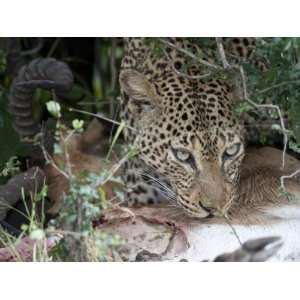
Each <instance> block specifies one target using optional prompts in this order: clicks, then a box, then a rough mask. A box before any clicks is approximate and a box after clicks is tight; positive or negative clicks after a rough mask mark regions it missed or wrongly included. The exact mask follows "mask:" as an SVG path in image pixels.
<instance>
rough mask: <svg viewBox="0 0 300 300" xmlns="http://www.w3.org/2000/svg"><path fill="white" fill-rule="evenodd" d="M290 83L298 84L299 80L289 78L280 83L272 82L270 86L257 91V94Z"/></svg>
mask: <svg viewBox="0 0 300 300" xmlns="http://www.w3.org/2000/svg"><path fill="white" fill-rule="evenodd" d="M290 84H300V80H290V81H284V82H281V83H278V84H274V85H272V86H270V87H267V88H265V89H263V90H260V91H258V93H259V94H264V93H266V92H268V91H270V90H273V89H277V88H280V87H282V86H285V85H290Z"/></svg>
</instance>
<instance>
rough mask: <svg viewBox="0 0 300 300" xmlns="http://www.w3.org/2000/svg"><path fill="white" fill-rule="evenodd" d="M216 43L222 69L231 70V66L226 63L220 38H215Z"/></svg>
mask: <svg viewBox="0 0 300 300" xmlns="http://www.w3.org/2000/svg"><path fill="white" fill-rule="evenodd" d="M216 43H217V47H218V51H219V54H220V58H221V61H222V64H223V68H224V69H225V70H226V69H231V68H232V66H231V65H230V64H229V63H228V61H227V59H226V54H225V50H224V47H223V43H222V38H220V37H217V38H216Z"/></svg>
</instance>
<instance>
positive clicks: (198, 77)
mask: <svg viewBox="0 0 300 300" xmlns="http://www.w3.org/2000/svg"><path fill="white" fill-rule="evenodd" d="M164 54H165V56H166V58H167V59H168V61H169V62H170V65H171V67H172V69H173V71H174V72H175V73H176V74H177V75H178V76H181V77H184V78H187V79H191V80H201V79H204V78H207V77H209V76H211V75H212V73H211V72H208V73H206V74H202V75H189V74H186V73H183V72H181V71H179V70H177V69H176V68H175V66H174V64H173V63H172V60H171V57H170V56H169V54H168V53H167V51H164Z"/></svg>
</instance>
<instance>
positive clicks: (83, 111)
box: [69, 107, 137, 131]
mask: <svg viewBox="0 0 300 300" xmlns="http://www.w3.org/2000/svg"><path fill="white" fill-rule="evenodd" d="M69 111H76V112H79V113H81V114H85V115H89V116H94V117H96V118H99V119H102V120H105V121H107V122H111V123H113V124H116V125H121V124H122V123H121V122H118V121H115V120H112V119H110V118H107V117H104V116H102V115H99V114H94V113H91V112H88V111H85V110H81V109H76V108H72V107H70V108H69ZM122 126H123V124H122ZM125 127H126V128H128V129H130V130H133V131H137V129H135V128H133V127H131V126H129V125H125Z"/></svg>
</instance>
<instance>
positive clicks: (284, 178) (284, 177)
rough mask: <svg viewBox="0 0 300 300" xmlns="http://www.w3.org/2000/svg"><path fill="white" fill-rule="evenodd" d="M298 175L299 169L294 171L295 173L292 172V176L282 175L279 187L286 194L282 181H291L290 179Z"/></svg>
mask: <svg viewBox="0 0 300 300" xmlns="http://www.w3.org/2000/svg"><path fill="white" fill-rule="evenodd" d="M298 174H300V169H298V170H296V171H295V172H293V173H292V174H290V175H284V176H281V177H280V187H281V189H282V190H283V191H284V192H286V189H285V185H284V181H285V180H286V179H291V178H294V177H296V176H297V175H298Z"/></svg>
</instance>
